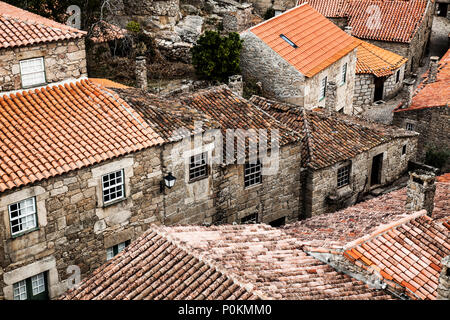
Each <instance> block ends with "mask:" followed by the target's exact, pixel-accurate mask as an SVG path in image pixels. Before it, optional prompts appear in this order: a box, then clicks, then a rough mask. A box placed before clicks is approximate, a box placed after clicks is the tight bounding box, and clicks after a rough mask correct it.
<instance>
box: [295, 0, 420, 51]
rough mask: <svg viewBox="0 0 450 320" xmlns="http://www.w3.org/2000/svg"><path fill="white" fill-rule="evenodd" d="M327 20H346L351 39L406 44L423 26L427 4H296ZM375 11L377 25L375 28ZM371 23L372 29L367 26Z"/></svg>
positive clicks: (396, 0) (331, 0)
mask: <svg viewBox="0 0 450 320" xmlns="http://www.w3.org/2000/svg"><path fill="white" fill-rule="evenodd" d="M305 2H308V3H309V5H311V6H312V7H313V8H314V9H316V10H317V11H319V12H320V13H321V14H323V15H324V16H326V17H327V18H344V17H346V18H347V19H348V25H349V26H351V27H352V35H353V36H355V37H358V38H361V39H371V40H380V41H392V42H402V43H409V42H410V41H411V40H412V38H413V37H414V35H415V34H416V32H417V30H418V29H419V27H420V26H421V24H422V23H423V20H424V17H425V13H426V9H427V3H428V1H427V0H409V1H404V0H343V1H336V0H298V3H305ZM369 7H374V8H379V17H380V24H379V25H378V24H376V20H375V18H376V12H377V11H374V10H371V9H369ZM371 21H373V22H374V23H373V25H372V24H370V23H369V22H371Z"/></svg>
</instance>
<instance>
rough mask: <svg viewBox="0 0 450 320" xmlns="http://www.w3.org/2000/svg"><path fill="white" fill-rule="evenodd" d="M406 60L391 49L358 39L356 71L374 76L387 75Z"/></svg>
mask: <svg viewBox="0 0 450 320" xmlns="http://www.w3.org/2000/svg"><path fill="white" fill-rule="evenodd" d="M407 60H408V59H407V58H404V57H402V56H400V55H398V54H395V53H393V52H391V51H388V50H385V49H382V48H380V47H377V46H375V45H373V44H370V43H368V42H365V41H361V40H360V41H359V45H358V51H357V62H356V73H359V74H364V73H369V74H373V75H375V76H376V77H383V76H388V75H391V74H393V72H394V70H396V69H398V68H399V67H400V66H402V65H403V64H405V63H406V61H407Z"/></svg>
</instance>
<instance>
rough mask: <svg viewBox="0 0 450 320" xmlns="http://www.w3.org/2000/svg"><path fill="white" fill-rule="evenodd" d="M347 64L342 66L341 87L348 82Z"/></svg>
mask: <svg viewBox="0 0 450 320" xmlns="http://www.w3.org/2000/svg"><path fill="white" fill-rule="evenodd" d="M347 68H348V67H347V62H346V63H344V64H343V65H342V69H341V85H344V84H345V83H346V82H347Z"/></svg>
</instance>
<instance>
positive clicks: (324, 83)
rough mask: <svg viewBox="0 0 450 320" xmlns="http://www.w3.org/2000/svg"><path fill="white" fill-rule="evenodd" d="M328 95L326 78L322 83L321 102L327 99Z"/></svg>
mask: <svg viewBox="0 0 450 320" xmlns="http://www.w3.org/2000/svg"><path fill="white" fill-rule="evenodd" d="M326 94H327V77H326V76H325V77H324V78H322V80H321V82H320V92H319V101H322V100H323V99H325V96H326Z"/></svg>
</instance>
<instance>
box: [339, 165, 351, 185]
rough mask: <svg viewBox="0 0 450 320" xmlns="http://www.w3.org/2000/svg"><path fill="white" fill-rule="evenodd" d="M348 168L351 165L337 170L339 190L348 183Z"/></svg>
mask: <svg viewBox="0 0 450 320" xmlns="http://www.w3.org/2000/svg"><path fill="white" fill-rule="evenodd" d="M350 167H351V165H348V166H345V167H342V168H339V170H338V173H337V186H338V188H341V187H343V186H346V185H348V184H349V183H350Z"/></svg>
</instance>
